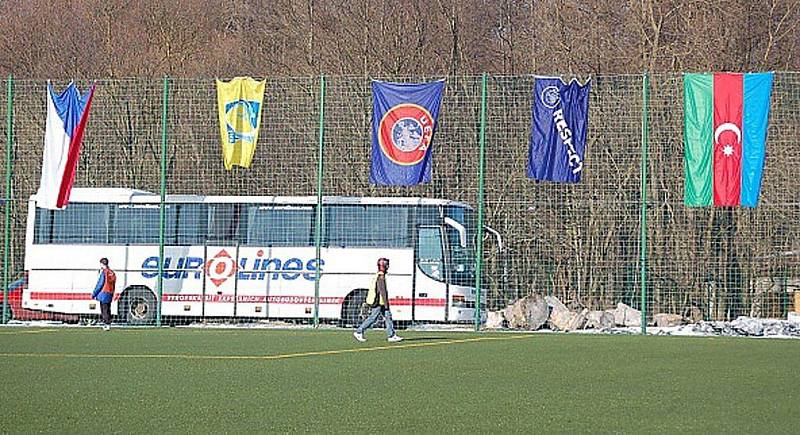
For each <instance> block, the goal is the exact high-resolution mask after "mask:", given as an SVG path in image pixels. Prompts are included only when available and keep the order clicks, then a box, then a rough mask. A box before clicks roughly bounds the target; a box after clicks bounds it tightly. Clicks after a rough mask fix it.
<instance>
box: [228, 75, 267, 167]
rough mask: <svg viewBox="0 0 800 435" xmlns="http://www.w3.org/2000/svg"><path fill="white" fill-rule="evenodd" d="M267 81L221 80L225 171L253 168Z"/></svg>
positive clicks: (249, 78)
mask: <svg viewBox="0 0 800 435" xmlns="http://www.w3.org/2000/svg"><path fill="white" fill-rule="evenodd" d="M266 83H267V81H266V80H264V81H261V82H259V81H256V80H254V79H252V78H251V77H236V78H235V79H233V80H231V81H229V82H227V83H226V82H222V81H220V80H217V106H218V108H219V132H220V135H221V137H222V158H223V162H224V163H225V169H227V170H230V169H231V168H232V167H233V165H238V166H242V167H244V168H249V167H250V162H252V160H253V153H255V151H256V143H257V142H258V129H259V128H260V127H261V106H262V104H263V101H264V87H265V85H266Z"/></svg>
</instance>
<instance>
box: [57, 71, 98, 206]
mask: <svg viewBox="0 0 800 435" xmlns="http://www.w3.org/2000/svg"><path fill="white" fill-rule="evenodd" d="M94 86H95V85H92V87H91V88H90V89H89V98H88V99H87V100H86V107H84V109H83V113H82V114H81V120H80V122H79V123H78V126H77V127H76V128H75V131H74V132H73V133H72V137H71V139H70V143H69V151H68V152H67V164H66V166H65V167H64V178H62V179H61V187H60V188H59V189H58V198H57V199H56V206H57V207H58V208H63V207H65V206H66V205H67V204H68V203H69V194H70V192H72V184H73V183H74V182H75V172H76V170H77V168H78V157H80V154H81V143H82V142H83V133H84V131H85V129H86V123H87V122H88V121H89V109H90V108H91V107H92V97H94Z"/></svg>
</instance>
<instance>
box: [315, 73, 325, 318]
mask: <svg viewBox="0 0 800 435" xmlns="http://www.w3.org/2000/svg"><path fill="white" fill-rule="evenodd" d="M324 133H325V76H324V75H320V76H319V151H318V152H319V160H318V161H317V217H316V222H315V224H314V247H315V248H316V249H317V254H316V255H317V270H316V271H315V273H314V327H315V328H316V327H318V326H319V280H320V267H319V265H320V261H321V259H320V257H321V255H322V168H323V164H322V163H323V154H322V152H323V150H324V146H325V145H324V144H325V141H324V140H323V139H324Z"/></svg>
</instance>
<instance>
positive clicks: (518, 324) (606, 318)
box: [485, 294, 685, 331]
mask: <svg viewBox="0 0 800 435" xmlns="http://www.w3.org/2000/svg"><path fill="white" fill-rule="evenodd" d="M641 321H642V312H641V311H639V310H637V309H635V308H632V307H630V306H628V305H625V304H623V303H619V304H617V308H615V309H613V310H604V311H600V310H589V309H588V308H582V309H580V310H572V309H570V308H568V307H567V306H566V305H564V303H562V302H561V301H560V300H558V298H556V297H554V296H542V295H539V294H531V295H529V296H525V297H524V298H521V299H519V300H517V301H516V302H514V303H513V304H511V305H509V306H508V307H506V309H505V310H500V311H490V312H489V313H487V316H486V325H485V326H486V328H489V329H494V328H512V329H526V330H530V331H534V330H537V329H540V328H542V327H544V326H548V327H549V328H550V329H552V330H555V331H577V330H581V329H600V330H608V329H611V328H614V327H638V326H641ZM654 323H655V325H656V326H676V325H682V324H684V323H685V319H684V318H683V316H681V315H678V314H656V315H655V318H654Z"/></svg>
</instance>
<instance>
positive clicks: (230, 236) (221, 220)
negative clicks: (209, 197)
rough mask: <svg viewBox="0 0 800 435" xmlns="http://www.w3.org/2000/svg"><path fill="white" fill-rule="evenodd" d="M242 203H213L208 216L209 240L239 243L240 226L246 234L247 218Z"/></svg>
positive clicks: (207, 238)
mask: <svg viewBox="0 0 800 435" xmlns="http://www.w3.org/2000/svg"><path fill="white" fill-rule="evenodd" d="M241 211H242V204H212V205H211V210H210V213H209V216H208V235H207V236H206V240H207V241H213V242H215V243H216V242H221V243H228V244H238V242H239V241H240V239H239V230H240V228H241V229H242V230H243V232H244V233H245V234H246V229H247V219H246V217H247V216H246V215H244V214H242V212H241Z"/></svg>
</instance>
